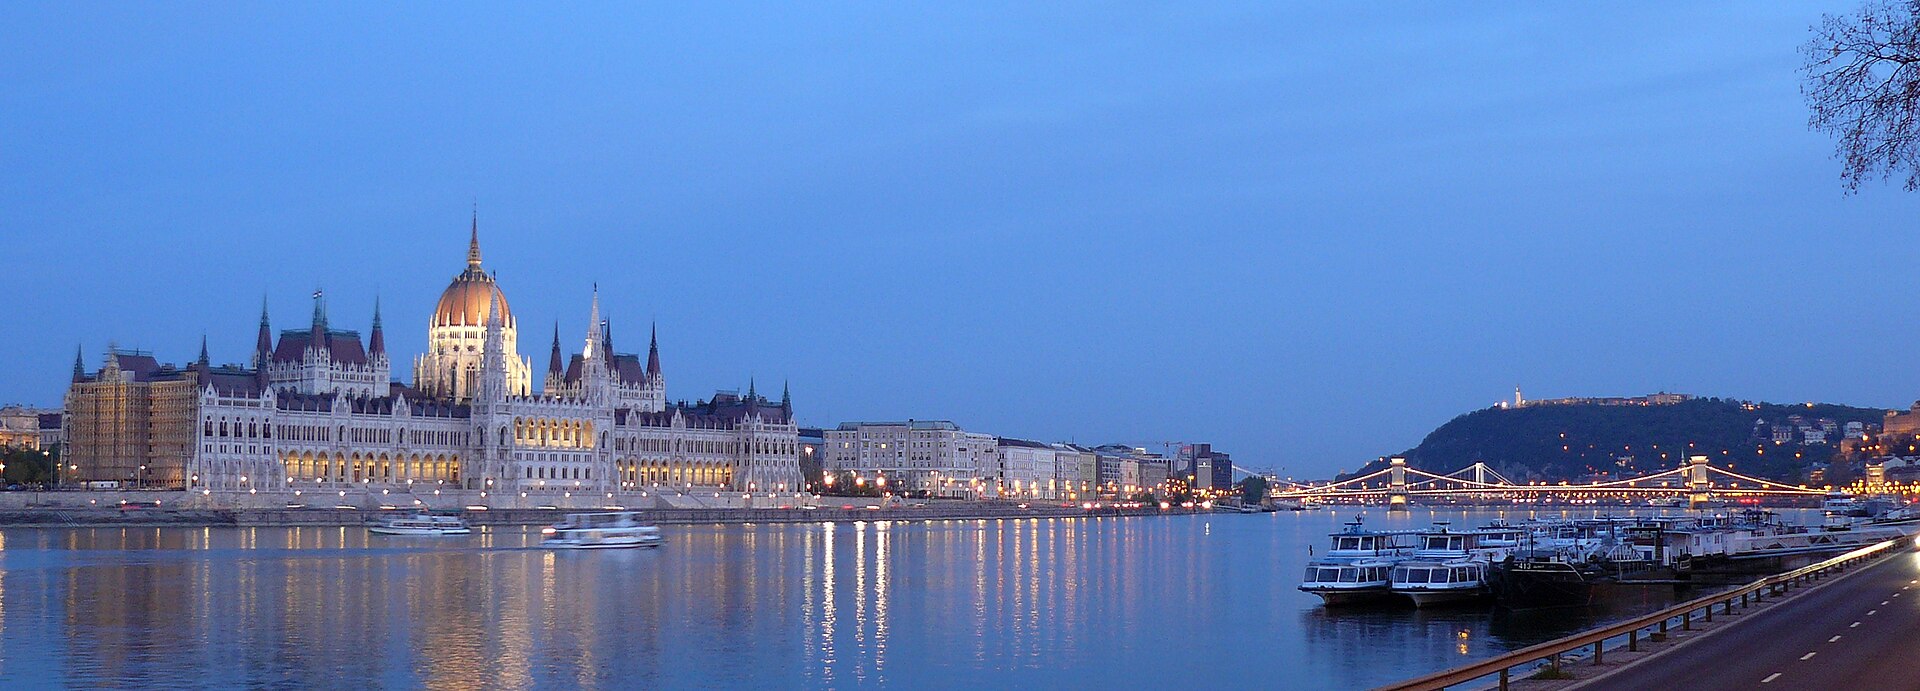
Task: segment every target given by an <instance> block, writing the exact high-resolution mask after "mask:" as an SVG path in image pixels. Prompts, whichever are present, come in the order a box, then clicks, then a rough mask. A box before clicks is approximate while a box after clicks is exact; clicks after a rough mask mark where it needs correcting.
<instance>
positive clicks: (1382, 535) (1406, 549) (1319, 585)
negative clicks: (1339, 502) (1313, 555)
mask: <svg viewBox="0 0 1920 691" xmlns="http://www.w3.org/2000/svg"><path fill="white" fill-rule="evenodd" d="M1415 536H1416V534H1415V533H1412V532H1409V531H1404V530H1402V531H1377V530H1367V529H1365V528H1362V527H1361V526H1360V519H1358V518H1355V519H1354V520H1353V521H1352V522H1350V523H1348V524H1347V527H1346V528H1345V529H1343V530H1341V531H1340V532H1337V533H1333V534H1332V535H1329V536H1328V537H1330V538H1332V540H1331V544H1330V545H1329V547H1330V548H1329V549H1328V550H1327V551H1326V553H1325V554H1323V555H1321V557H1320V558H1319V559H1315V560H1313V561H1312V562H1310V563H1308V564H1307V572H1306V576H1305V577H1304V578H1302V579H1301V581H1300V590H1302V591H1304V592H1309V593H1313V594H1314V595H1318V596H1320V600H1321V601H1322V602H1323V603H1325V604H1327V605H1329V606H1337V605H1348V604H1360V603H1365V602H1377V601H1381V600H1386V599H1391V597H1392V595H1393V593H1392V591H1391V590H1390V589H1389V583H1390V579H1389V577H1390V576H1391V575H1392V572H1393V565H1394V564H1395V563H1397V562H1399V561H1400V560H1401V559H1403V558H1405V557H1406V555H1407V554H1408V553H1410V552H1412V550H1413V542H1412V539H1413V538H1414V537H1415Z"/></svg>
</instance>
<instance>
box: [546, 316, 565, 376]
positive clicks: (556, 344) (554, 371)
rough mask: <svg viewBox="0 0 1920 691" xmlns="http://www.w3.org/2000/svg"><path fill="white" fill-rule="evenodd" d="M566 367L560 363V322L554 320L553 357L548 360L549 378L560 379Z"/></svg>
mask: <svg viewBox="0 0 1920 691" xmlns="http://www.w3.org/2000/svg"><path fill="white" fill-rule="evenodd" d="M564 367H566V365H563V364H561V363H560V320H558V319H555V320H553V355H552V356H551V357H549V358H547V376H548V377H558V376H560V375H561V373H562V372H564V371H565V370H564V369H563V368H564Z"/></svg>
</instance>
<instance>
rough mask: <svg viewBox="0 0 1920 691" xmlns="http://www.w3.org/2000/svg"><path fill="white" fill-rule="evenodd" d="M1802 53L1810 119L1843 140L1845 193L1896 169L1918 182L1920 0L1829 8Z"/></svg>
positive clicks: (1909, 184)
mask: <svg viewBox="0 0 1920 691" xmlns="http://www.w3.org/2000/svg"><path fill="white" fill-rule="evenodd" d="M1801 52H1802V53H1803V54H1804V55H1805V56H1806V65H1805V67H1803V68H1801V72H1802V73H1803V74H1804V76H1805V81H1804V82H1802V84H1801V87H1800V91H1801V93H1802V94H1804V95H1805V96H1806V98H1807V106H1808V108H1809V109H1811V111H1812V114H1811V115H1810V116H1809V117H1808V119H1807V125H1808V126H1809V127H1811V128H1812V129H1814V130H1815V131H1818V132H1824V133H1827V134H1830V135H1833V136H1834V137H1836V138H1837V139H1838V143H1837V151H1836V152H1835V157H1836V158H1839V159H1841V161H1842V164H1843V165H1842V168H1841V171H1840V179H1841V181H1842V182H1843V183H1844V185H1845V186H1846V191H1847V193H1849V194H1851V193H1854V192H1858V191H1859V190H1860V183H1861V182H1863V181H1866V180H1869V179H1873V178H1879V179H1882V180H1885V179H1890V178H1892V177H1893V176H1894V175H1895V174H1897V173H1904V174H1905V175H1906V188H1907V190H1908V191H1912V190H1915V189H1920V119H1917V118H1920V113H1917V112H1916V109H1920V0H1907V1H1906V2H1888V1H1885V0H1876V1H1874V2H1868V3H1867V4H1866V5H1864V6H1862V7H1861V8H1860V10H1859V11H1858V12H1856V13H1854V14H1850V15H1824V16H1822V17H1821V19H1820V24H1819V25H1818V26H1816V27H1814V28H1813V39H1812V40H1809V41H1808V42H1807V43H1806V45H1805V46H1803V47H1802V48H1801Z"/></svg>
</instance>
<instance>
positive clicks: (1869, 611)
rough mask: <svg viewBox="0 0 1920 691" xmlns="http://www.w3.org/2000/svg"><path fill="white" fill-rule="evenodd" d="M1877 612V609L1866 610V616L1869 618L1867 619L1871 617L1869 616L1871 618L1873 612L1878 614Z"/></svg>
mask: <svg viewBox="0 0 1920 691" xmlns="http://www.w3.org/2000/svg"><path fill="white" fill-rule="evenodd" d="M1878 611H1880V610H1877V609H1870V610H1867V616H1869V617H1871V616H1873V613H1874V612H1878Z"/></svg>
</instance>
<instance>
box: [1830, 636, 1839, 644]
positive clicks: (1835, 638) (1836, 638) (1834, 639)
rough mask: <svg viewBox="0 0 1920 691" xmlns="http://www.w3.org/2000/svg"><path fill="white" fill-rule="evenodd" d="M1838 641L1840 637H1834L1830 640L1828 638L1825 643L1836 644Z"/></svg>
mask: <svg viewBox="0 0 1920 691" xmlns="http://www.w3.org/2000/svg"><path fill="white" fill-rule="evenodd" d="M1839 641H1840V637H1839V636H1834V637H1832V638H1829V639H1827V642H1828V643H1838V642H1839Z"/></svg>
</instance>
